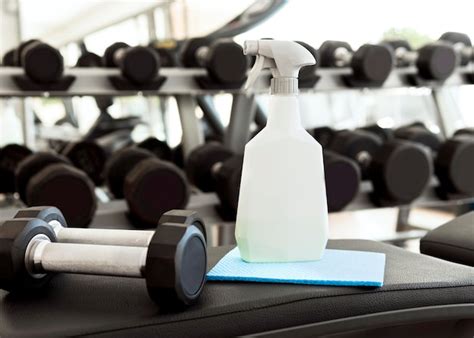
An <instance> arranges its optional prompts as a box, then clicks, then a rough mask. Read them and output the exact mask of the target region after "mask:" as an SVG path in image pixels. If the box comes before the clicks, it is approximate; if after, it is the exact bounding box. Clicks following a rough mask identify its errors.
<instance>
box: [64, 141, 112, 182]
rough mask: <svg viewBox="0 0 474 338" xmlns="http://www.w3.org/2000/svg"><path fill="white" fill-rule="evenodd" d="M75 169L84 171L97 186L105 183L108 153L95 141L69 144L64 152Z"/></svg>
mask: <svg viewBox="0 0 474 338" xmlns="http://www.w3.org/2000/svg"><path fill="white" fill-rule="evenodd" d="M62 155H64V156H66V157H67V158H68V159H69V160H70V161H71V162H72V164H74V166H75V167H77V168H79V169H81V170H82V171H84V172H85V173H86V174H87V175H88V176H89V177H90V178H91V179H92V181H93V182H94V183H95V184H96V185H101V184H102V182H103V181H104V168H105V164H106V162H107V153H106V152H105V150H104V149H103V148H102V147H101V146H99V145H98V144H97V143H95V142H94V141H80V142H72V143H70V144H68V145H67V146H66V147H65V148H64V150H63V151H62Z"/></svg>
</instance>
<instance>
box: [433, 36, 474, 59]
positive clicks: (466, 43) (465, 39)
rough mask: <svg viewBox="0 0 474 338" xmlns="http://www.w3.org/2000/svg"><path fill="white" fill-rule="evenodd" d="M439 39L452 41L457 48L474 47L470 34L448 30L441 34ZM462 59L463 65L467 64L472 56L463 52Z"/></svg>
mask: <svg viewBox="0 0 474 338" xmlns="http://www.w3.org/2000/svg"><path fill="white" fill-rule="evenodd" d="M439 40H440V41H445V42H449V43H451V44H452V45H454V48H455V49H456V50H457V49H458V48H459V49H462V48H465V47H472V42H471V38H470V37H469V35H467V34H464V33H458V32H446V33H444V34H442V35H441V37H440V38H439ZM458 46H459V47H458ZM460 61H461V65H463V66H466V65H467V64H468V63H469V62H470V61H471V57H469V56H467V55H463V53H461V60H460Z"/></svg>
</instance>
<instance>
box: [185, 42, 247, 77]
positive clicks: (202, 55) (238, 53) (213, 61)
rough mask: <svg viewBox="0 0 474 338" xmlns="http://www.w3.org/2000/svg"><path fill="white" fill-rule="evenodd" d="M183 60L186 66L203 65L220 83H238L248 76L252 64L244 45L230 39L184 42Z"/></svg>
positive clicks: (210, 75)
mask: <svg viewBox="0 0 474 338" xmlns="http://www.w3.org/2000/svg"><path fill="white" fill-rule="evenodd" d="M181 61H182V63H183V65H184V66H185V67H190V68H196V67H203V68H206V69H207V72H208V74H209V77H210V78H211V79H212V80H213V81H215V82H216V83H219V84H236V83H241V82H243V81H244V80H245V79H246V77H247V70H248V67H249V65H250V63H249V58H248V57H247V56H246V55H244V53H243V49H242V46H240V45H239V44H237V43H235V42H234V41H232V40H229V39H219V40H210V39H208V38H193V39H189V40H188V41H186V42H185V43H184V44H183V47H182V52H181Z"/></svg>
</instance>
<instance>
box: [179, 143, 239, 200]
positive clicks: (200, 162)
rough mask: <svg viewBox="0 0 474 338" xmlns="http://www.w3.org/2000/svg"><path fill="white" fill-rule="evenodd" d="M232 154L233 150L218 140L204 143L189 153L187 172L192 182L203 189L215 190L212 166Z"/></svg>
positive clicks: (204, 190)
mask: <svg viewBox="0 0 474 338" xmlns="http://www.w3.org/2000/svg"><path fill="white" fill-rule="evenodd" d="M232 155H233V153H232V151H230V150H229V149H227V148H226V147H224V146H223V145H222V144H220V143H218V142H209V143H206V144H203V145H201V146H199V147H197V148H196V149H194V150H193V151H192V152H191V153H190V154H189V157H188V159H187V163H186V174H187V176H188V178H189V180H190V181H191V183H193V184H194V185H195V186H196V187H198V188H199V189H200V190H201V191H203V192H210V191H215V189H216V182H215V180H214V173H213V172H212V167H213V166H214V165H215V164H216V163H219V162H223V161H224V160H226V159H228V158H229V157H231V156H232Z"/></svg>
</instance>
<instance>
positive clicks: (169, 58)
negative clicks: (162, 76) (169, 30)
mask: <svg viewBox="0 0 474 338" xmlns="http://www.w3.org/2000/svg"><path fill="white" fill-rule="evenodd" d="M148 46H149V47H151V48H153V49H154V50H155V51H156V52H157V53H158V55H159V56H160V61H161V67H163V68H170V67H182V64H181V60H180V58H179V51H180V49H181V46H182V42H181V41H176V40H171V39H168V40H157V41H152V42H150V43H149V45H148Z"/></svg>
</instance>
